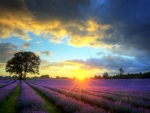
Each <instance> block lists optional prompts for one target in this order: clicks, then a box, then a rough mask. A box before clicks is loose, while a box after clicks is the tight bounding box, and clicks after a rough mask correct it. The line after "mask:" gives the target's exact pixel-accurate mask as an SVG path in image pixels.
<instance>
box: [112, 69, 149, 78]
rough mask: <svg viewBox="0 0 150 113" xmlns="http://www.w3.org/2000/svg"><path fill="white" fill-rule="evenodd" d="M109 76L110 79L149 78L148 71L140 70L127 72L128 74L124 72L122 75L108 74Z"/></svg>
mask: <svg viewBox="0 0 150 113" xmlns="http://www.w3.org/2000/svg"><path fill="white" fill-rule="evenodd" d="M109 78H112V79H135V78H150V71H149V72H144V73H142V72H140V73H132V74H130V73H128V74H124V75H122V76H121V75H114V76H110V77H109Z"/></svg>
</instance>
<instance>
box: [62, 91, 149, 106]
mask: <svg viewBox="0 0 150 113" xmlns="http://www.w3.org/2000/svg"><path fill="white" fill-rule="evenodd" d="M61 89H64V90H66V91H70V89H67V88H61ZM71 92H76V93H82V94H89V95H92V96H96V97H100V98H105V99H107V100H111V101H113V102H117V101H118V102H120V101H121V102H122V103H126V104H130V105H131V106H134V107H142V108H147V109H148V108H149V109H150V97H149V96H144V95H143V96H136V95H126V94H122V95H121V94H115V95H114V94H111V93H107V92H93V91H91V90H85V89H82V90H79V89H71Z"/></svg>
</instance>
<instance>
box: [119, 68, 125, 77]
mask: <svg viewBox="0 0 150 113" xmlns="http://www.w3.org/2000/svg"><path fill="white" fill-rule="evenodd" d="M119 71H120V73H119V75H120V77H121V78H122V75H123V73H124V70H123V69H122V68H120V69H119Z"/></svg>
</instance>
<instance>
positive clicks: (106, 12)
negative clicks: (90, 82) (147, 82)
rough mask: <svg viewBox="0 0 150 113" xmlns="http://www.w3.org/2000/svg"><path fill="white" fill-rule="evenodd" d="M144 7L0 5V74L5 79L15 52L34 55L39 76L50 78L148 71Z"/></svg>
mask: <svg viewBox="0 0 150 113" xmlns="http://www.w3.org/2000/svg"><path fill="white" fill-rule="evenodd" d="M149 6H150V0H0V75H2V76H8V75H9V73H6V72H5V66H6V63H7V61H8V60H10V59H11V58H12V57H13V55H14V54H15V53H16V52H19V51H31V52H34V53H35V54H36V55H39V56H40V59H41V65H40V69H39V71H40V75H44V74H48V75H49V76H51V77H56V76H60V77H62V76H63V77H78V76H84V77H91V76H94V75H103V73H104V72H108V74H109V75H110V76H112V75H116V74H118V73H119V71H118V70H119V68H123V69H124V70H125V73H139V72H146V71H150V46H149V43H150V7H149ZM40 75H37V76H40ZM27 76H29V77H31V76H35V75H31V74H28V75H27Z"/></svg>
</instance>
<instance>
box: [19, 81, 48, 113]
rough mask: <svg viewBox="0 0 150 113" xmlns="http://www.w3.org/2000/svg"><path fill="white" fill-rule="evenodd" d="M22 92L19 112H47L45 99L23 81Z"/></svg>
mask: <svg viewBox="0 0 150 113" xmlns="http://www.w3.org/2000/svg"><path fill="white" fill-rule="evenodd" d="M21 82H22V84H21V93H20V96H19V99H18V112H19V113H47V112H46V111H45V110H44V109H43V100H42V99H41V98H40V97H39V96H38V95H37V94H36V93H35V92H34V91H33V89H32V88H31V87H30V86H29V85H27V84H26V83H25V82H24V81H21Z"/></svg>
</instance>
